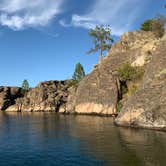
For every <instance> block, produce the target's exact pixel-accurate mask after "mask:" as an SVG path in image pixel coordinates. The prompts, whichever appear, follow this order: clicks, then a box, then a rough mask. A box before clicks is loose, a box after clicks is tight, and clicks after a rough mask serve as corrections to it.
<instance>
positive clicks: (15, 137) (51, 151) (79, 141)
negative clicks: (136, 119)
mask: <svg viewBox="0 0 166 166" xmlns="http://www.w3.org/2000/svg"><path fill="white" fill-rule="evenodd" d="M3 165H9V166H10V165H14V166H17V165H18V166H24V165H25V166H33V165H35V166H38V165H39V166H54V165H56V166H77V165H78V166H79V165H80V166H102V165H108V166H143V165H145V166H165V165H166V133H164V132H158V131H151V130H143V129H140V130H138V129H137V130H136V129H127V128H119V127H116V126H114V124H113V119H112V118H103V117H96V116H94V117H92V116H63V115H56V114H53V113H22V114H21V113H1V114H0V166H3Z"/></svg>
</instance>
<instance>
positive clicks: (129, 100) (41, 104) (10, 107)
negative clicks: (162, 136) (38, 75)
mask: <svg viewBox="0 0 166 166" xmlns="http://www.w3.org/2000/svg"><path fill="white" fill-rule="evenodd" d="M165 52H166V35H164V36H163V37H162V38H160V39H158V38H156V37H155V35H154V34H153V33H151V32H144V31H135V32H127V33H125V34H124V35H123V36H122V37H121V38H120V40H119V41H117V42H116V43H115V44H114V45H113V46H112V48H111V49H110V51H109V53H108V55H107V56H105V57H104V59H103V62H102V63H101V64H98V65H95V66H94V69H93V70H92V72H91V73H90V74H89V75H87V76H86V77H85V78H84V79H83V80H82V81H81V82H80V83H79V85H78V88H77V89H76V88H74V87H73V86H72V83H71V80H67V81H47V82H42V83H40V84H39V85H38V86H37V87H35V88H32V89H31V90H30V91H29V92H28V93H25V94H24V95H23V93H22V90H21V88H12V87H0V110H5V111H55V112H61V113H79V114H98V115H117V114H118V116H117V118H116V120H115V123H116V124H117V125H121V126H132V127H144V128H151V129H161V130H166V55H165ZM126 63H128V64H129V65H131V66H132V67H139V68H141V69H142V70H143V71H144V74H143V76H142V77H140V78H139V79H138V80H136V81H132V80H129V81H126V82H123V81H121V79H120V75H119V69H120V68H121V66H122V65H124V64H126ZM124 86H125V88H126V92H125V93H124V90H123V88H124ZM133 87H134V88H133ZM119 106H121V107H122V108H121V107H119ZM119 111H120V112H119Z"/></svg>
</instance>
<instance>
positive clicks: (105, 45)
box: [88, 25, 114, 63]
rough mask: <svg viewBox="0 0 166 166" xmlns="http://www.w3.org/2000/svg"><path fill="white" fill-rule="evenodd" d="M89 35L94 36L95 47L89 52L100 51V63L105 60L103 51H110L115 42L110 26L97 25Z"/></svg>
mask: <svg viewBox="0 0 166 166" xmlns="http://www.w3.org/2000/svg"><path fill="white" fill-rule="evenodd" d="M89 35H90V36H91V37H92V38H93V43H94V48H92V49H90V51H89V52H88V53H93V52H96V51H98V50H99V51H100V63H101V62H102V60H103V51H106V50H107V51H108V50H109V49H110V48H111V46H112V43H113V41H114V40H113V38H112V37H111V29H110V26H103V25H100V26H98V25H97V26H96V27H95V28H94V29H91V30H90V32H89Z"/></svg>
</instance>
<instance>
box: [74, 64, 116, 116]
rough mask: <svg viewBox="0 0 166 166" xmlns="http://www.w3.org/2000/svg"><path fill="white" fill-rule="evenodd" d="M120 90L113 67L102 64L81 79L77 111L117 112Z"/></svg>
mask: <svg viewBox="0 0 166 166" xmlns="http://www.w3.org/2000/svg"><path fill="white" fill-rule="evenodd" d="M117 97H118V90H117V85H116V80H115V79H114V77H113V76H112V71H111V68H107V67H106V66H104V65H102V66H100V67H98V68H96V69H95V70H94V71H93V72H92V73H91V74H90V75H88V76H87V77H86V78H85V79H84V80H83V81H81V83H80V85H79V87H78V90H77V93H76V106H75V111H76V112H77V113H82V114H100V115H112V114H116V104H117Z"/></svg>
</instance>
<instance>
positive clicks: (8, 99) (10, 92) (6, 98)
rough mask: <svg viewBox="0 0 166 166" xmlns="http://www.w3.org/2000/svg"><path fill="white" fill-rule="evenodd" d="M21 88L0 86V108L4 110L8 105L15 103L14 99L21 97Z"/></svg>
mask: <svg viewBox="0 0 166 166" xmlns="http://www.w3.org/2000/svg"><path fill="white" fill-rule="evenodd" d="M21 96H22V93H21V88H18V87H3V86H1V87H0V110H2V111H4V110H5V109H6V108H8V107H9V106H11V105H13V104H15V99H16V98H18V97H21Z"/></svg>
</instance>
